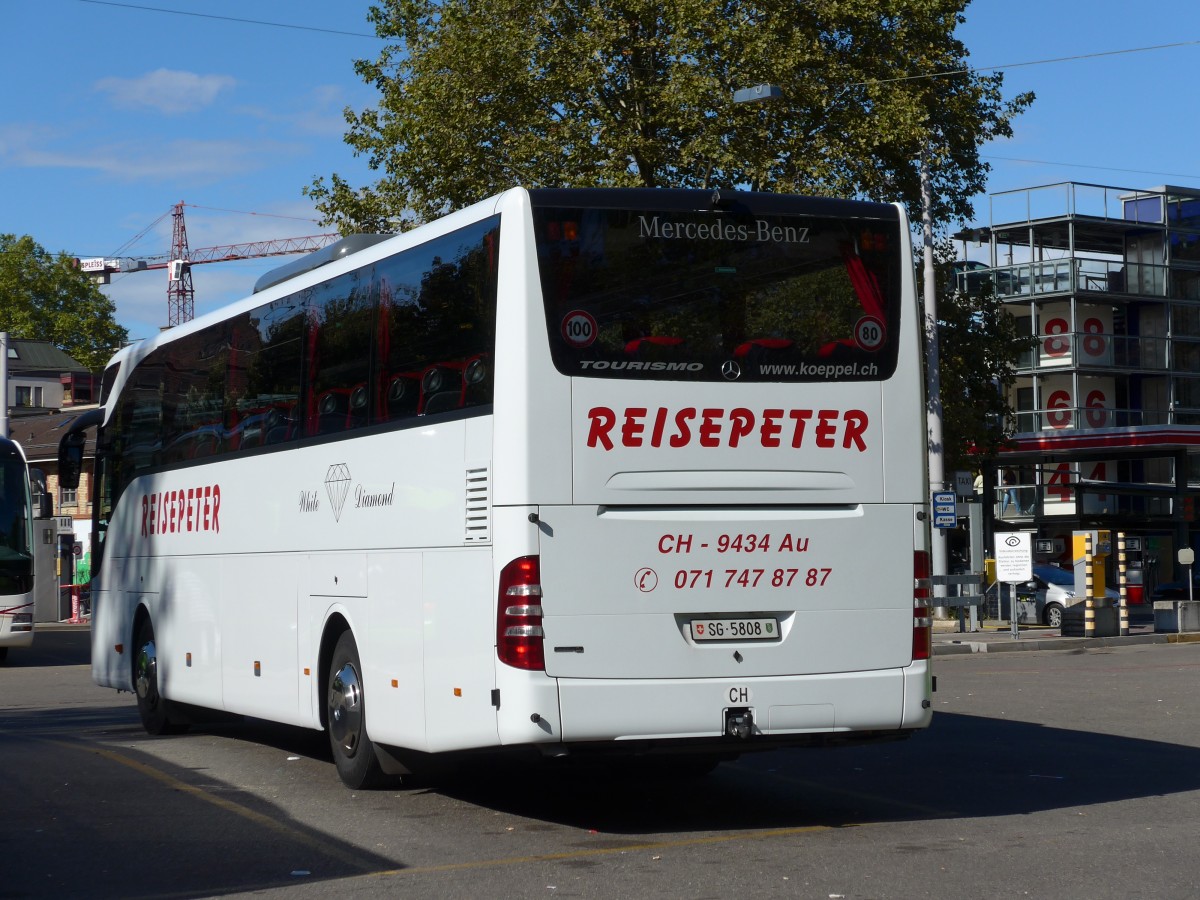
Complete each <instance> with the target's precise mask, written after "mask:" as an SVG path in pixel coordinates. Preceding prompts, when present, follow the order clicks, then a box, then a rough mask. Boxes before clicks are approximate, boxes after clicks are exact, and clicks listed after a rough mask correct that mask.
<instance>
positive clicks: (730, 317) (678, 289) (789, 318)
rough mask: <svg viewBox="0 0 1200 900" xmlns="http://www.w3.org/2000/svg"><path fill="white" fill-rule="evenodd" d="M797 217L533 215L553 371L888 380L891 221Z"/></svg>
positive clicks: (896, 283) (648, 212)
mask: <svg viewBox="0 0 1200 900" xmlns="http://www.w3.org/2000/svg"><path fill="white" fill-rule="evenodd" d="M799 212H803V210H802V209H801V210H799V211H798V213H796V214H788V213H772V214H757V215H754V216H749V215H745V214H739V213H734V212H721V211H704V210H678V209H675V210H653V209H590V208H562V207H548V206H543V207H537V208H535V209H534V233H535V235H536V239H537V250H538V261H539V269H540V276H541V284H542V293H543V297H544V300H545V310H546V320H547V328H548V331H549V334H550V344H551V348H552V352H553V356H554V362H555V365H556V367H557V368H558V370H559V371H560V372H562V373H563V374H567V375H587V376H597V377H619V378H662V379H670V380H692V381H722V380H724V381H734V380H744V381H776V382H779V381H783V382H805V381H827V380H838V381H878V380H882V379H886V378H888V377H890V376H891V375H892V374H893V372H894V371H895V366H896V350H897V341H896V336H897V335H898V334H899V321H898V319H899V309H900V272H899V268H900V265H901V263H902V254H901V253H900V252H899V249H900V234H899V227H900V226H899V222H898V221H897V220H896V219H894V218H892V219H890V220H889V219H883V218H881V219H870V218H845V217H837V216H829V215H821V216H817V215H804V214H799Z"/></svg>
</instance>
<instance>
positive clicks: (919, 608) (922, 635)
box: [912, 550, 933, 660]
mask: <svg viewBox="0 0 1200 900" xmlns="http://www.w3.org/2000/svg"><path fill="white" fill-rule="evenodd" d="M931 584H932V582H931V581H930V578H929V551H927V550H916V551H914V552H913V638H912V658H913V659H914V660H917V659H929V657H930V656H931V655H932V648H931V645H930V642H931V640H932V635H931V632H932V631H933V621H932V619H931V618H930V617H931V616H932V614H933V610H932V609H930V606H929V604H930V602H931V600H930V596H931V593H932V592H931V591H930V586H931Z"/></svg>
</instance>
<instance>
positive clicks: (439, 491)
mask: <svg viewBox="0 0 1200 900" xmlns="http://www.w3.org/2000/svg"><path fill="white" fill-rule="evenodd" d="M323 254H324V255H316V256H314V257H313V258H311V259H306V260H305V261H302V262H301V263H300V264H298V265H297V264H293V265H292V266H290V267H287V268H288V272H287V274H289V275H290V276H291V277H288V278H285V279H283V280H280V278H283V276H279V278H269V279H265V281H264V284H263V286H262V289H261V290H260V291H258V292H257V293H256V294H255V295H253V296H251V297H249V298H247V299H246V300H244V301H241V302H238V303H235V304H233V305H231V306H229V307H227V308H225V309H222V310H220V311H218V312H215V313H212V314H210V315H207V316H204V317H202V318H198V319H196V320H195V321H193V322H191V323H188V324H187V325H184V326H180V327H178V328H175V329H172V330H171V331H169V332H165V333H163V334H161V335H159V336H157V337H155V338H153V339H150V340H147V341H145V342H143V343H140V344H138V345H135V346H133V347H130V348H127V349H125V350H124V351H122V352H121V353H120V354H118V355H117V357H116V358H114V360H113V361H112V363H111V364H110V365H109V367H108V369H107V371H106V373H105V376H104V387H103V397H102V402H101V408H100V409H99V410H97V411H96V412H95V413H94V414H93V415H90V416H85V417H83V418H81V419H80V420H78V421H77V422H76V423H75V424H74V425H73V426H72V429H71V430H70V432H69V433H68V434H67V436H66V437H65V438H64V440H63V447H62V451H63V457H64V461H65V462H66V463H67V464H68V467H69V466H70V465H72V464H77V463H78V460H79V458H80V448H81V442H82V439H83V433H84V429H85V428H88V427H90V426H93V425H95V426H97V427H98V431H97V440H98V442H97V452H96V472H95V477H94V479H93V484H94V485H95V491H96V496H95V500H94V509H95V515H96V521H95V522H94V527H93V534H94V535H95V540H96V545H95V547H94V548H93V553H92V561H93V562H92V571H93V581H92V604H93V620H92V633H93V648H92V653H93V655H92V660H93V662H92V670H93V676H94V678H95V680H96V682H97V683H99V684H101V685H107V686H110V687H114V688H117V689H119V690H133V691H135V692H136V694H137V699H138V706H139V709H140V711H141V716H142V720H143V723H144V724H145V726H146V728H147V729H148V730H150V731H152V732H162V731H167V730H171V729H174V728H179V727H184V726H185V725H186V721H187V712H188V710H189V709H191V708H194V707H200V708H210V709H216V710H226V711H230V712H235V713H242V714H247V715H252V716H257V717H262V718H266V719H271V720H275V721H279V722H285V723H290V724H294V725H298V726H304V727H309V728H317V729H327V730H328V732H329V736H330V741H331V746H332V748H333V754H334V758H335V760H336V763H337V768H338V771H339V773H340V775H341V777H342V779H343V780H344V781H345V782H346V784H348V785H350V786H353V787H361V786H364V785H368V784H371V783H375V782H378V781H379V780H380V776H381V774H382V773H398V772H403V771H405V770H406V769H408V768H410V767H411V766H412V765H413V762H414V760H416V761H420V760H421V759H422V758H423V756H424V755H425V754H443V753H452V752H456V751H470V750H488V749H491V750H495V749H499V748H521V749H525V750H530V751H535V752H538V753H541V754H544V755H549V756H564V755H565V756H571V755H580V754H586V753H593V752H605V753H627V754H633V755H652V754H681V755H682V754H688V755H691V758H692V759H693V760H694V759H696V758H698V759H700V760H701V761H704V760H717V759H722V758H729V757H731V756H735V755H737V754H738V753H741V752H744V751H748V750H753V749H765V748H769V747H779V746H788V745H799V744H809V743H824V742H832V741H842V740H871V739H894V738H897V737H903V736H906V735H909V734H911V733H912V732H913V731H914V730H917V729H920V728H922V727H924V726H926V725H927V724H928V723H929V721H930V691H931V681H932V679H931V674H930V666H929V655H930V654H929V619H928V616H929V609H928V589H927V582H928V541H929V538H928V522H927V521H926V518H927V516H926V512H927V510H926V502H927V497H928V491H927V478H926V475H925V469H926V465H925V459H926V453H925V426H924V422H925V415H924V404H923V390H922V385H923V379H922V375H921V367H922V364H921V346H922V343H921V336H920V334H921V329H920V325H921V317H920V315H919V313H918V308H917V299H916V296H915V293H914V286H913V268H912V255H911V246H910V240H909V229H908V224H907V221H906V218H905V215H904V212H903V210H902V209H901V208H900V207H899V206H895V205H885V204H874V203H865V202H851V201H839V200H825V199H814V198H804V197H795V196H777V195H768V194H753V193H744V192H729V191H719V192H710V191H687V190H617V189H612V190H607V189H596V190H526V189H514V190H512V191H509V192H506V193H504V194H502V195H500V196H498V197H495V198H492V199H490V200H487V201H485V202H483V203H479V204H476V205H474V206H472V207H470V208H467V209H464V210H461V211H459V212H456V213H453V214H451V215H448V216H446V217H445V218H443V219H441V220H439V221H436V222H433V223H430V224H428V225H425V226H422V227H420V228H418V229H415V230H413V231H410V232H408V233H405V234H402V235H398V236H394V237H391V238H390V239H387V240H384V241H382V242H379V243H376V244H374V245H372V246H369V247H366V248H365V249H361V250H359V251H358V252H356V253H352V254H348V255H339V254H338V253H337V252H328V253H325V252H324V251H323ZM322 263H324V264H323V265H322Z"/></svg>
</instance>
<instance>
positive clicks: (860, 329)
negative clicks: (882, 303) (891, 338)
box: [854, 316, 887, 351]
mask: <svg viewBox="0 0 1200 900" xmlns="http://www.w3.org/2000/svg"><path fill="white" fill-rule="evenodd" d="M886 337H887V331H886V330H885V329H884V327H883V322H881V321H879V319H877V318H875V316H863V317H862V318H861V319H859V320H858V322H856V323H855V325H854V343H856V344H858V346H859V347H860V348H862V349H863V350H870V351H874V350H878V349H879V348H880V347H882V346H883V342H884V339H885V338H886Z"/></svg>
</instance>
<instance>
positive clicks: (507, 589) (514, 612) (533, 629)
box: [496, 556, 546, 671]
mask: <svg viewBox="0 0 1200 900" xmlns="http://www.w3.org/2000/svg"><path fill="white" fill-rule="evenodd" d="M499 594H500V603H499V615H498V616H497V617H496V653H497V654H498V655H499V657H500V661H501V662H502V663H505V664H506V665H510V666H513V667H514V668H517V669H529V670H532V671H544V670H545V668H546V650H545V647H544V644H543V637H544V633H543V631H542V573H541V566H540V565H539V564H538V558H537V557H536V556H521V557H518V558H517V559H514V560H513V561H512V562H510V563H509V564H508V565H507V566H505V567H504V569H503V570H502V571H501V572H500V590H499Z"/></svg>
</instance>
